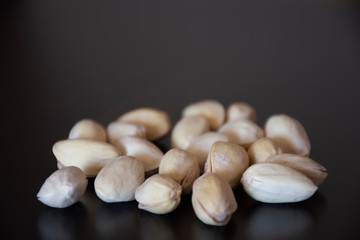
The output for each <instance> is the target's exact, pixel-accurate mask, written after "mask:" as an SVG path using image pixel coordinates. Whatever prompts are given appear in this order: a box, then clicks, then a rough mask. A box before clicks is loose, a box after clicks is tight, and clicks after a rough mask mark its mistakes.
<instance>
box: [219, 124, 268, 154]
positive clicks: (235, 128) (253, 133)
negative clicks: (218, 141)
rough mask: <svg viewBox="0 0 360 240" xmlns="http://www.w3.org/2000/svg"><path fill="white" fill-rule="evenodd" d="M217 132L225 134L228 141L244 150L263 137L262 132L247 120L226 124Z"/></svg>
mask: <svg viewBox="0 0 360 240" xmlns="http://www.w3.org/2000/svg"><path fill="white" fill-rule="evenodd" d="M218 132H220V133H223V134H226V135H227V136H228V137H229V139H230V141H232V142H235V143H238V144H240V145H241V146H243V147H245V148H248V147H249V146H250V145H251V144H252V143H253V142H255V141H256V140H257V139H259V138H262V137H263V136H264V130H263V129H262V128H260V127H259V126H258V125H257V124H256V123H254V122H252V121H249V120H236V121H232V122H227V123H225V124H224V125H223V126H222V127H221V128H220V129H219V130H218Z"/></svg>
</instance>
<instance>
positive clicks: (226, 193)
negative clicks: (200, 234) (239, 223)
mask: <svg viewBox="0 0 360 240" xmlns="http://www.w3.org/2000/svg"><path fill="white" fill-rule="evenodd" d="M191 202H192V206H193V209H194V212H195V214H196V216H197V217H198V218H199V219H200V220H201V221H202V222H203V223H205V224H208V225H213V226H224V225H226V224H227V223H228V222H229V221H230V219H231V215H232V214H233V213H234V212H235V211H236V209H237V203H236V200H235V196H234V193H233V191H232V189H231V187H230V185H229V183H228V182H227V181H226V180H225V179H224V178H222V177H221V176H219V175H217V174H215V173H211V172H208V173H204V174H203V175H202V176H201V177H199V178H198V179H196V181H195V182H194V186H193V194H192V197H191Z"/></svg>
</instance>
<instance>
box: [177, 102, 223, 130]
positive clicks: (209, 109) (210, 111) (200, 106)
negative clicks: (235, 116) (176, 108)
mask: <svg viewBox="0 0 360 240" xmlns="http://www.w3.org/2000/svg"><path fill="white" fill-rule="evenodd" d="M182 116H183V117H186V116H201V117H204V118H206V119H207V120H208V121H209V123H210V129H211V130H212V131H216V130H217V129H219V127H220V126H221V125H222V124H223V123H224V121H225V108H224V106H223V105H222V104H221V103H220V102H218V101H216V100H212V99H209V100H202V101H198V102H194V103H191V104H189V105H187V106H186V107H185V108H184V109H183V111H182Z"/></svg>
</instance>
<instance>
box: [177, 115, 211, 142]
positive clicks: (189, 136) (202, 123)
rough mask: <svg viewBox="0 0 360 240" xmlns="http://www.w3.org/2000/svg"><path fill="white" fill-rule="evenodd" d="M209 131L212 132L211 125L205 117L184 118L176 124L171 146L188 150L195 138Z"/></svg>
mask: <svg viewBox="0 0 360 240" xmlns="http://www.w3.org/2000/svg"><path fill="white" fill-rule="evenodd" d="M208 131H210V123H209V122H208V120H206V119H205V118H204V117H200V116H187V117H183V118H181V119H180V121H178V122H177V123H176V124H175V126H174V128H173V130H172V132H171V146H172V147H174V148H180V149H186V148H187V146H189V144H190V143H191V141H192V140H194V138H196V137H198V136H200V135H202V134H204V133H206V132H208Z"/></svg>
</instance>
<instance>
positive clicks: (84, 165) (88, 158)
mask: <svg viewBox="0 0 360 240" xmlns="http://www.w3.org/2000/svg"><path fill="white" fill-rule="evenodd" d="M52 151H53V153H54V155H55V157H56V159H57V160H58V162H59V163H58V166H76V167H78V168H80V169H81V170H82V171H83V172H84V173H85V174H86V176H88V177H95V176H96V175H97V174H98V173H99V171H100V170H101V169H102V168H103V167H104V166H105V165H106V164H107V163H108V162H109V159H113V158H115V157H118V156H120V155H121V154H122V153H121V151H120V150H119V149H118V148H116V147H115V146H113V145H111V144H109V143H105V142H100V141H94V140H89V139H66V140H61V141H58V142H56V143H55V144H54V145H53V148H52Z"/></svg>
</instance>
